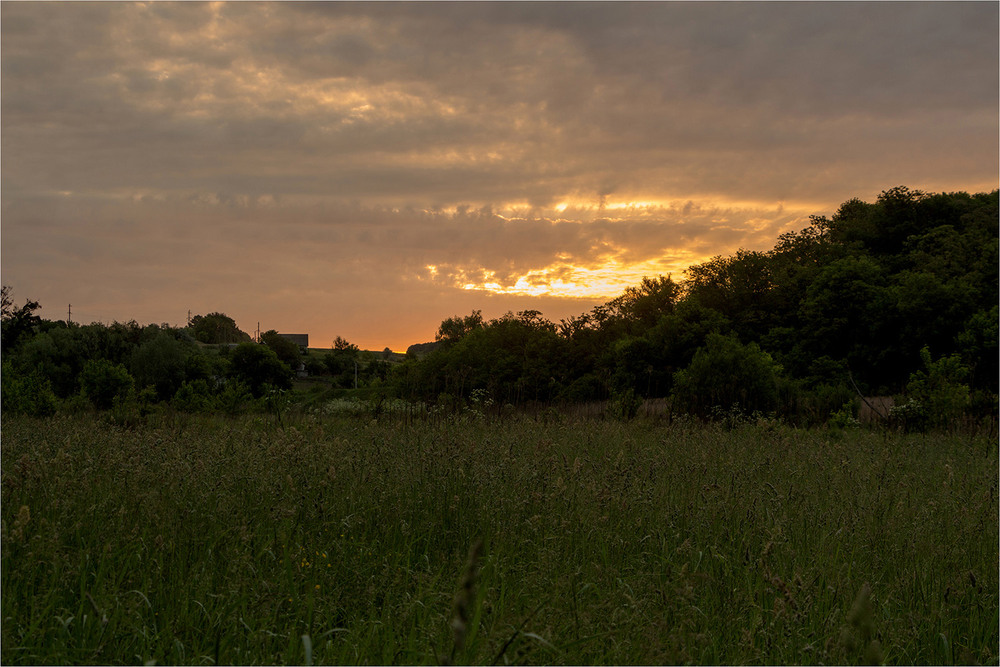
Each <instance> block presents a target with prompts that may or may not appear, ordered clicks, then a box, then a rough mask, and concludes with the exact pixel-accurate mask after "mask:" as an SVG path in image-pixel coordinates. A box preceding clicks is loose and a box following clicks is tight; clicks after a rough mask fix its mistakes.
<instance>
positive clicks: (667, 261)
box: [427, 250, 707, 299]
mask: <svg viewBox="0 0 1000 667" xmlns="http://www.w3.org/2000/svg"><path fill="white" fill-rule="evenodd" d="M705 259H707V258H702V257H696V256H695V255H694V254H693V253H689V252H686V251H683V250H681V251H675V253H674V254H673V255H672V256H670V257H665V258H663V259H657V260H648V261H644V262H637V263H629V264H626V263H623V262H619V261H617V260H614V259H611V260H608V261H606V262H605V263H604V264H601V265H597V266H579V265H576V264H572V263H570V262H556V263H554V264H551V265H549V266H546V267H544V268H541V269H531V270H528V271H526V272H524V273H522V274H521V275H518V276H516V277H507V278H506V279H503V278H501V277H499V276H498V275H497V272H496V271H491V270H480V271H476V272H467V271H461V270H460V271H456V272H455V273H454V274H453V279H454V284H455V286H456V287H459V288H461V289H463V290H466V291H478V292H488V293H491V294H503V295H516V296H548V297H561V298H573V299H613V298H615V297H616V296H619V295H621V294H622V293H623V292H624V291H625V290H626V289H627V288H629V287H634V286H635V285H636V284H638V283H639V282H640V281H641V280H642V278H643V277H647V276H648V277H653V276H659V275H663V276H666V275H673V276H675V277H678V278H679V276H680V274H682V273H683V272H684V271H685V270H686V269H687V268H688V267H689V266H691V265H692V264H696V263H698V262H700V261H704V260H705ZM427 268H428V272H429V273H430V274H431V277H432V278H434V277H435V276H437V275H438V272H437V268H436V267H427ZM432 268H433V270H431V269H432ZM470 274H471V275H470Z"/></svg>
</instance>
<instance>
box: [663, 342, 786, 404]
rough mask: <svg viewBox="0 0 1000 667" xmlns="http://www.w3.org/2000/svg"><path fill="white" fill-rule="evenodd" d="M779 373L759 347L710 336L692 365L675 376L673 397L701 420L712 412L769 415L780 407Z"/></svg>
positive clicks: (779, 370)
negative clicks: (717, 410)
mask: <svg viewBox="0 0 1000 667" xmlns="http://www.w3.org/2000/svg"><path fill="white" fill-rule="evenodd" d="M780 372H781V367H780V366H778V364H776V363H775V362H774V360H773V359H772V358H771V356H770V355H769V354H767V353H766V352H764V351H762V350H761V349H760V348H759V347H758V346H757V344H756V343H750V344H749V345H743V344H742V343H740V342H739V340H737V339H736V338H735V337H733V336H722V335H719V334H709V335H708V337H707V338H706V340H705V347H703V348H700V349H699V350H698V351H697V352H696V353H695V355H694V359H692V360H691V364H690V365H689V366H688V367H687V368H685V369H684V370H682V371H678V373H677V374H676V375H675V378H674V397H675V399H676V400H677V401H678V402H679V403H680V405H682V406H684V407H686V408H687V409H688V410H689V411H691V412H692V413H693V414H696V415H699V416H702V417H705V416H708V415H709V414H711V412H712V410H713V408H721V409H723V410H727V409H730V408H734V409H737V410H739V411H740V412H742V413H744V414H750V413H752V412H761V413H767V412H770V411H772V410H774V409H775V407H777V404H778V384H777V377H778V375H779V373H780Z"/></svg>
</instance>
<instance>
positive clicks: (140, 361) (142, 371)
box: [129, 331, 192, 401]
mask: <svg viewBox="0 0 1000 667" xmlns="http://www.w3.org/2000/svg"><path fill="white" fill-rule="evenodd" d="M190 356H192V351H191V350H190V349H189V348H188V346H187V345H185V344H184V343H182V342H181V341H179V340H177V339H176V338H174V337H173V336H172V335H171V334H169V333H167V332H166V331H161V332H159V333H157V334H156V337H155V338H153V339H152V340H150V341H148V342H146V343H143V344H142V345H140V346H139V347H137V348H136V349H135V351H134V352H133V353H132V355H131V359H130V362H129V367H130V368H131V370H132V375H133V376H134V377H135V380H136V384H137V385H138V386H139V387H147V386H152V387H153V388H154V389H155V390H156V394H157V396H158V397H159V399H160V400H161V401H165V400H168V399H170V397H171V396H173V395H174V394H175V393H176V392H177V390H178V389H179V388H180V386H181V383H183V382H184V380H185V378H186V377H187V370H188V357H190Z"/></svg>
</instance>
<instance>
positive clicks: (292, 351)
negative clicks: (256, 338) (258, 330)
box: [260, 329, 302, 369]
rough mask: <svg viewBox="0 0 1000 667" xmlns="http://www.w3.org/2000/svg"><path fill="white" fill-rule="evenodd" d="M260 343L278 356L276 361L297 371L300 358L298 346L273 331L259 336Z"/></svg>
mask: <svg viewBox="0 0 1000 667" xmlns="http://www.w3.org/2000/svg"><path fill="white" fill-rule="evenodd" d="M260 342H261V343H263V344H264V345H267V346H268V347H269V348H271V350H273V351H274V353H275V354H276V355H278V359H280V360H281V363H283V364H285V365H286V366H288V367H289V368H292V369H297V368H298V367H299V362H300V360H301V357H302V352H301V351H300V350H299V346H298V345H297V344H295V343H293V342H292V341H290V340H288V339H287V338H285V337H284V336H282V335H281V334H279V333H278V332H277V331H275V330H274V329H271V330H270V331H265V332H264V333H262V334H261V335H260Z"/></svg>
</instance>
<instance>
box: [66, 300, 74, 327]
mask: <svg viewBox="0 0 1000 667" xmlns="http://www.w3.org/2000/svg"><path fill="white" fill-rule="evenodd" d="M72 322H73V304H69V308H68V309H67V312H66V324H71V323H72Z"/></svg>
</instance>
